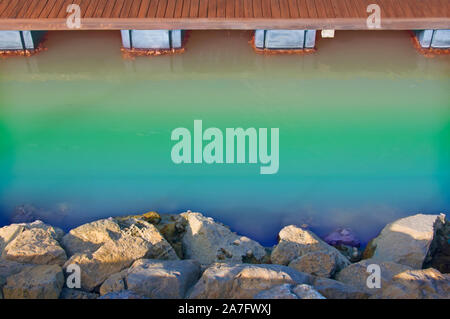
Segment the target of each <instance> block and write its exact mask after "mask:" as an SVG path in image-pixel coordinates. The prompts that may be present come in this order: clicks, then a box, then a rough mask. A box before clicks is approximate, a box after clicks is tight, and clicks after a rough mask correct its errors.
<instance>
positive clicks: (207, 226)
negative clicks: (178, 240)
mask: <svg viewBox="0 0 450 319" xmlns="http://www.w3.org/2000/svg"><path fill="white" fill-rule="evenodd" d="M181 216H182V217H183V218H184V219H185V220H186V232H185V234H184V236H183V241H182V242H183V248H184V254H185V257H186V258H190V259H195V260H197V261H198V262H200V263H202V264H211V263H214V262H245V261H252V262H260V261H262V260H263V259H264V257H265V256H266V252H265V249H264V247H262V246H261V245H260V244H258V243H257V242H255V241H253V240H251V239H249V238H247V237H245V236H239V235H237V234H235V233H233V232H231V230H230V229H228V228H227V227H225V226H224V225H222V224H219V223H216V222H215V221H214V219H212V218H207V217H205V216H203V215H202V214H200V213H192V212H186V213H183V214H181Z"/></svg>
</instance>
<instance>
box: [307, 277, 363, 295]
mask: <svg viewBox="0 0 450 319" xmlns="http://www.w3.org/2000/svg"><path fill="white" fill-rule="evenodd" d="M313 287H314V289H315V290H317V291H318V292H320V293H321V294H322V295H323V296H325V297H326V298H328V299H367V298H369V296H370V295H369V294H368V293H366V292H365V291H364V290H362V289H360V288H356V287H353V286H350V285H346V284H344V283H342V282H339V281H337V280H333V279H327V278H317V279H316V280H314V284H313Z"/></svg>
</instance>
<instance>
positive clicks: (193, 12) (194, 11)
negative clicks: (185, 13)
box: [189, 0, 199, 18]
mask: <svg viewBox="0 0 450 319" xmlns="http://www.w3.org/2000/svg"><path fill="white" fill-rule="evenodd" d="M198 8H199V0H191V8H190V10H189V16H190V17H191V18H197V17H198Z"/></svg>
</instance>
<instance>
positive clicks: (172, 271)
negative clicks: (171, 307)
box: [126, 259, 200, 299]
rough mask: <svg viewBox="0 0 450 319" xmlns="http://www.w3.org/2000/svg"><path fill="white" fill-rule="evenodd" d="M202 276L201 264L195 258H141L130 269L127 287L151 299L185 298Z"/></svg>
mask: <svg viewBox="0 0 450 319" xmlns="http://www.w3.org/2000/svg"><path fill="white" fill-rule="evenodd" d="M199 276H200V265H199V263H198V262H196V261H193V260H167V261H160V260H150V259H140V260H137V261H135V262H134V264H133V266H131V267H130V269H128V275H127V279H126V282H127V287H128V290H130V291H133V292H135V293H137V294H139V295H141V296H144V297H148V298H151V299H179V298H184V297H185V295H186V292H187V290H188V289H189V288H190V287H191V286H192V285H194V284H195V283H196V282H197V280H198V278H199Z"/></svg>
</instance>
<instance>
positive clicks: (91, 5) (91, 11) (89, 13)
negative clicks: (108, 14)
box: [84, 0, 99, 18]
mask: <svg viewBox="0 0 450 319" xmlns="http://www.w3.org/2000/svg"><path fill="white" fill-rule="evenodd" d="M98 4H99V1H98V0H93V1H91V2H90V3H89V6H88V8H87V9H86V13H85V15H84V17H85V18H91V17H92V16H93V15H94V13H95V10H97V6H98Z"/></svg>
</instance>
